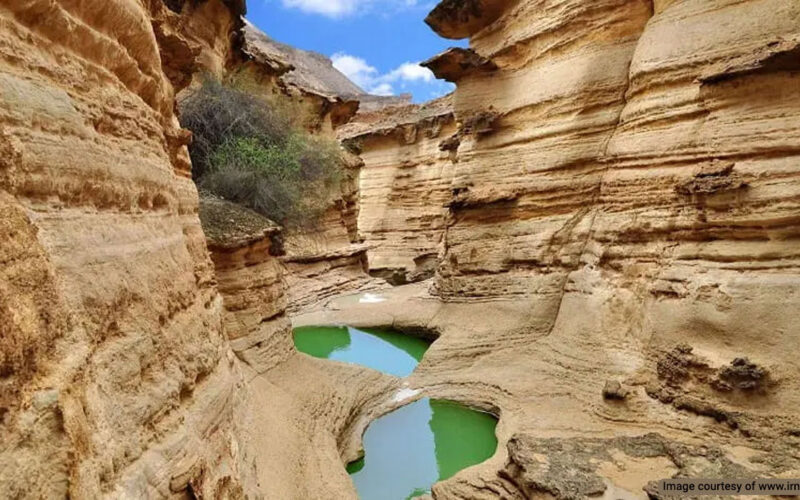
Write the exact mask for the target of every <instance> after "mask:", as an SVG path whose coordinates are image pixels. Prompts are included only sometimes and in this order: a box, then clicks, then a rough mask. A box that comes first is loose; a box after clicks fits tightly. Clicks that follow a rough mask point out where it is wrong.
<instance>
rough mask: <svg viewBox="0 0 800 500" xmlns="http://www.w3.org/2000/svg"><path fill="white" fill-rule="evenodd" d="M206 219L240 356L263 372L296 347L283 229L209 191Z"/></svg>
mask: <svg viewBox="0 0 800 500" xmlns="http://www.w3.org/2000/svg"><path fill="white" fill-rule="evenodd" d="M200 220H201V222H202V225H203V231H204V232H205V234H206V241H207V242H208V248H209V250H210V252H211V260H212V261H213V262H214V268H215V275H216V278H217V287H218V289H219V292H220V294H221V295H222V297H223V302H224V305H225V313H224V315H223V323H224V325H225V331H226V332H227V333H228V338H229V340H230V343H231V347H232V348H233V351H234V352H235V353H236V355H237V356H238V357H239V358H240V359H242V360H243V361H244V362H245V363H247V364H248V365H249V366H250V367H251V368H253V370H255V371H256V372H259V373H263V372H265V371H268V370H269V369H270V368H273V367H275V366H277V365H278V364H280V363H282V362H284V361H286V359H287V358H288V357H289V355H290V353H291V352H292V350H293V343H292V335H291V324H290V322H289V318H288V317H287V315H286V307H287V298H286V281H285V278H284V274H285V271H284V267H283V264H282V262H281V261H280V259H279V256H280V255H282V254H283V242H282V236H281V229H280V227H278V226H277V225H276V224H274V223H273V222H271V221H269V220H267V219H265V218H264V217H262V216H261V215H259V214H257V213H255V212H253V211H251V210H248V209H246V208H243V207H241V206H239V205H236V204H233V203H230V202H226V201H224V200H220V199H218V198H214V197H213V196H203V197H202V198H201V203H200Z"/></svg>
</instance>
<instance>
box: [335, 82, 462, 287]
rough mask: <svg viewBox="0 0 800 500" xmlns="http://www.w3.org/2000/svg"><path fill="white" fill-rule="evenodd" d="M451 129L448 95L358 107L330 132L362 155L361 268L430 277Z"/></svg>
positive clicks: (446, 194) (446, 192) (447, 183)
mask: <svg viewBox="0 0 800 500" xmlns="http://www.w3.org/2000/svg"><path fill="white" fill-rule="evenodd" d="M456 133H457V127H456V123H455V119H454V117H453V113H452V104H451V102H450V98H449V97H445V98H442V99H440V100H438V101H434V102H431V103H428V104H426V105H423V106H404V107H392V108H387V109H384V110H381V111H378V112H364V113H359V114H358V115H356V117H355V118H354V120H353V121H352V122H351V123H349V124H347V125H346V126H344V127H342V128H340V129H339V131H338V135H339V137H340V138H341V139H343V140H344V141H345V143H346V144H348V145H349V147H351V148H353V149H355V150H357V151H358V152H359V153H360V156H361V158H362V159H363V161H364V165H363V166H362V167H361V169H360V171H359V191H358V202H359V212H358V234H359V238H360V239H362V240H363V241H364V243H366V244H367V245H368V246H369V247H370V248H369V249H368V250H367V258H368V266H369V271H370V273H372V274H373V275H376V276H381V277H383V278H385V279H388V280H389V281H390V282H392V283H394V284H402V283H406V282H409V281H419V280H421V279H427V278H430V277H431V276H433V272H434V271H435V268H436V265H437V263H438V257H439V252H440V247H441V245H442V237H443V234H444V228H445V222H446V216H447V203H448V201H449V200H450V198H451V196H452V194H451V191H450V189H451V183H452V179H453V174H454V170H455V166H454V163H453V157H452V154H451V151H450V150H448V148H447V147H442V143H443V142H446V141H447V140H450V139H452V138H453V137H454V136H455V135H456Z"/></svg>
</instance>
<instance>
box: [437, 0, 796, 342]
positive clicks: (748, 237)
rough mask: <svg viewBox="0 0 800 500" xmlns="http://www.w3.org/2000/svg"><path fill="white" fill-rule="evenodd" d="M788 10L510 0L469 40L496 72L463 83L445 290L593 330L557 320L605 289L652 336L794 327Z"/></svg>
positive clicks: (747, 335) (731, 334)
mask: <svg viewBox="0 0 800 500" xmlns="http://www.w3.org/2000/svg"><path fill="white" fill-rule="evenodd" d="M799 16H800V6H798V5H797V4H796V3H795V2H788V1H780V0H773V1H761V2H744V3H742V2H727V1H706V2H688V1H676V2H657V3H656V4H655V5H652V4H651V3H650V2H647V1H641V0H608V1H601V2H592V3H591V4H589V3H586V2H577V1H576V2H566V3H565V2H549V1H528V2H525V1H522V2H518V3H516V4H514V5H513V6H509V7H508V8H507V9H506V10H505V11H504V13H503V14H502V15H501V16H500V17H499V19H498V20H496V21H494V22H492V23H490V24H488V25H486V26H483V27H481V28H480V29H478V30H477V31H473V32H471V33H470V34H471V38H470V41H471V46H472V49H474V51H475V52H477V54H479V55H480V56H482V57H483V58H485V59H486V60H488V61H491V62H492V63H493V64H494V65H496V66H497V68H498V69H497V70H494V71H465V72H464V73H463V74H462V75H461V76H460V77H459V78H458V90H457V91H456V93H455V96H454V103H455V112H456V117H457V119H458V120H459V121H460V122H462V130H465V132H464V133H463V137H462V140H461V145H460V148H459V149H458V163H457V164H456V167H455V175H454V181H453V192H454V193H455V196H454V199H453V200H452V202H451V208H450V223H449V227H448V230H447V233H446V253H445V255H444V257H443V259H442V262H441V267H440V269H439V276H438V280H437V286H438V290H439V292H440V294H441V295H442V296H443V297H444V298H450V299H457V298H464V297H495V296H530V297H533V298H536V299H538V300H537V302H536V303H537V304H540V306H537V307H544V308H547V310H548V312H547V313H545V314H544V317H545V318H548V320H547V321H544V322H542V328H543V329H545V330H546V329H548V328H553V327H554V326H555V320H556V318H559V319H560V321H559V325H558V326H559V327H566V326H567V325H566V323H575V322H583V323H586V322H587V321H586V316H587V314H590V313H588V312H586V313H584V314H582V315H580V317H583V319H580V317H576V316H574V315H572V316H570V315H564V314H562V315H558V314H557V312H558V311H559V308H560V309H561V311H562V312H563V311H564V307H565V306H570V305H571V304H573V303H574V306H575V307H578V304H580V303H583V302H585V301H586V300H593V299H592V298H593V297H599V294H609V297H623V296H624V299H625V302H626V303H627V304H629V305H631V306H635V310H636V313H635V316H636V317H637V318H639V320H638V321H639V322H640V326H639V327H637V328H636V329H637V330H638V329H639V328H641V326H643V325H644V324H648V325H652V328H653V329H655V331H656V332H658V333H659V335H657V337H664V336H667V337H669V336H675V335H680V336H682V337H683V338H687V336H689V337H691V336H694V335H696V336H698V337H702V338H703V339H704V341H710V339H709V338H708V335H709V332H710V331H713V332H717V334H719V335H725V336H727V337H728V338H729V341H730V339H741V340H743V341H744V340H746V339H752V338H754V337H758V336H759V335H761V334H767V333H768V332H772V333H771V334H774V332H786V333H787V334H788V333H789V332H791V331H793V330H796V329H793V328H791V327H790V324H791V321H792V320H791V319H790V315H789V314H788V309H787V307H793V306H794V305H796V303H797V300H799V299H798V297H797V291H798V286H800V278H798V275H797V273H796V265H797V251H796V249H797V236H798V219H797V217H796V216H795V215H796V213H797V209H798V205H797V200H796V191H797V190H798V189H800V187H798V186H800V184H798V177H797V172H798V168H797V166H796V163H797V162H796V158H797V148H796V147H795V146H794V145H793V143H794V142H795V141H794V139H795V138H796V137H797V132H798V127H800V120H799V119H798V117H799V116H800V106H799V105H798V103H797V99H796V97H797V95H796V94H797V92H800V87H798V85H797V82H798V74H797V70H798V69H800V68H798V64H797V61H796V56H797V53H798V36H800V22H799V21H798V17H799ZM456 18H457V16H456ZM448 19H450V21H452V18H443V20H442V21H441V22H442V23H444V22H446V21H447V20H448ZM429 22H430V23H431V24H432V25H433V26H434V28H436V29H438V30H439V31H440V32H443V33H447V32H448V30H452V29H453V28H452V27H447V26H444V25H437V24H436V19H431V18H429ZM720 26H726V29H719V27H720ZM447 57H452V56H448V55H447V54H444V55H443V56H442V58H447ZM436 62H437V61H434V63H436ZM434 66H435V64H434ZM439 66H441V67H445V66H447V65H446V64H444V63H442V62H439ZM450 67H452V65H450ZM451 73H452V71H451ZM476 121H480V122H481V124H480V126H477V127H472V130H470V125H471V124H472V123H474V122H476ZM592 310H593V311H594V312H592V313H591V314H592V315H594V314H598V310H597V308H592ZM599 314H600V316H602V314H611V312H610V311H608V312H607V313H599ZM764 315H767V316H769V317H768V318H765V319H764V320H762V319H757V318H759V317H762V316H764ZM600 316H598V317H595V318H594V320H595V321H598V320H600V319H601V318H600ZM589 323H591V322H589ZM570 327H578V325H575V324H572V325H571V326H570ZM616 327H621V325H617V326H616ZM649 328H650V327H648V328H645V329H648V330H649ZM723 332H725V333H724V334H723ZM698 340H700V339H699V338H698ZM774 354H775V355H778V356H781V354H780V353H779V352H774Z"/></svg>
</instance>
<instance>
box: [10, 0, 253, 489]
mask: <svg viewBox="0 0 800 500" xmlns="http://www.w3.org/2000/svg"><path fill="white" fill-rule="evenodd" d="M204 8H206V9H211V10H215V11H216V12H222V11H227V9H228V8H229V7H228V6H227V5H222V4H221V3H220V2H218V1H216V0H210V1H209V2H206V6H205V7H204ZM170 15H171V14H170V13H169V12H167V11H166V9H165V7H164V5H162V4H161V3H160V2H148V3H146V5H143V3H142V2H138V1H133V0H114V1H108V0H102V1H85V2H70V1H45V0H32V1H26V2H18V1H13V0H9V1H2V2H0V27H1V28H0V150H1V151H2V154H0V211H2V217H0V220H1V221H2V222H0V224H2V227H3V229H2V232H1V233H0V238H1V239H2V244H0V261H2V263H3V265H2V267H0V325H2V326H0V329H1V334H2V335H1V336H2V343H0V408H2V410H0V419H1V420H2V421H1V422H0V442H2V443H3V444H2V447H1V448H0V490H2V492H3V496H5V497H11V498H19V497H31V498H64V497H72V498H101V497H104V496H107V497H111V498H124V497H128V498H131V497H136V498H141V497H162V496H163V497H168V496H175V495H188V496H192V495H194V496H198V497H200V496H202V497H206V498H213V497H221V496H241V495H243V494H253V486H254V484H255V483H254V481H252V480H250V479H248V477H251V473H252V471H251V465H250V461H249V460H248V459H247V458H246V456H245V451H244V450H245V448H244V446H243V443H242V441H240V437H241V436H242V433H241V431H242V429H241V428H240V427H239V423H240V421H241V417H240V416H239V415H238V414H237V413H238V408H239V406H240V403H241V395H240V394H241V393H240V392H239V391H238V388H239V387H240V385H241V384H242V382H243V377H242V375H241V373H240V372H239V370H238V365H237V363H236V362H235V356H234V354H233V353H232V352H231V350H230V348H229V346H228V344H227V342H226V340H225V335H224V333H223V328H222V322H221V306H222V303H221V300H220V297H219V295H218V294H217V291H216V289H215V287H214V286H213V283H214V270H213V266H212V264H211V261H210V259H209V258H208V254H207V251H206V246H205V242H204V237H203V232H202V230H201V228H200V224H199V220H198V217H197V193H196V191H195V188H194V186H193V184H192V181H191V178H190V175H189V171H190V165H189V161H188V155H187V153H186V148H185V147H184V146H185V144H186V143H187V141H188V139H189V137H188V135H187V134H186V133H184V132H183V131H181V130H180V129H179V127H178V126H177V120H176V119H175V116H174V114H173V109H174V107H175V102H174V97H173V96H174V87H173V84H175V85H181V84H184V83H185V82H187V81H188V79H189V76H188V75H184V74H182V73H181V71H182V70H183V69H184V68H186V67H191V66H195V65H199V64H200V63H197V62H195V61H188V64H187V62H186V61H177V60H174V59H172V57H173V56H175V57H183V56H185V55H187V50H188V53H192V54H195V51H193V50H189V49H188V47H190V44H189V43H188V42H184V41H182V40H179V39H178V38H176V36H177V35H171V34H169V33H168V32H167V30H168V26H167V25H165V24H161V22H160V21H159V20H164V19H168V18H169V16H170ZM237 17H238V14H237ZM170 29H171V28H170ZM165 44H166V45H165ZM196 53H197V54H199V53H200V51H196ZM162 58H163V59H162ZM170 80H171V81H170Z"/></svg>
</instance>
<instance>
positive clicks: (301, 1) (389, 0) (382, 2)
mask: <svg viewBox="0 0 800 500" xmlns="http://www.w3.org/2000/svg"><path fill="white" fill-rule="evenodd" d="M282 3H283V6H284V7H288V8H295V9H300V10H302V11H303V12H308V13H310V14H321V15H323V16H327V17H332V18H340V17H345V16H348V15H352V14H355V13H357V12H359V11H361V12H363V11H366V10H367V9H368V8H370V7H372V6H380V7H381V8H386V7H389V8H394V9H402V8H411V7H414V6H416V5H417V0H282Z"/></svg>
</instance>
